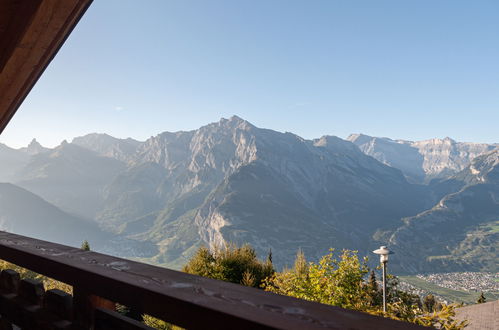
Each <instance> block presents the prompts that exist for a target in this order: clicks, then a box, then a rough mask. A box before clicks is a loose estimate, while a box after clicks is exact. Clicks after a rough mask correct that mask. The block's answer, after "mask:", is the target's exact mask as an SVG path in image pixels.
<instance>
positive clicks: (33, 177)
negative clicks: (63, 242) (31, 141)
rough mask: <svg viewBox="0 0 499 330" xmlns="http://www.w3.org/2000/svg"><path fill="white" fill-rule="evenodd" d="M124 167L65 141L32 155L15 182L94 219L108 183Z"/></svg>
mask: <svg viewBox="0 0 499 330" xmlns="http://www.w3.org/2000/svg"><path fill="white" fill-rule="evenodd" d="M124 169H125V164H124V163H122V162H120V161H118V160H115V159H112V158H108V157H104V156H100V155H98V154H97V153H95V152H93V151H90V150H87V149H85V148H82V147H80V146H77V145H74V144H70V143H67V142H63V143H62V144H61V145H60V146H58V147H56V148H54V149H51V150H50V151H47V152H43V153H39V154H36V155H34V156H32V157H31V158H30V161H29V162H28V164H27V165H26V166H24V167H23V168H22V169H20V170H19V171H17V172H16V178H15V180H14V182H15V184H17V185H19V186H21V187H23V188H25V189H27V190H29V191H31V192H33V193H35V194H37V195H39V196H41V197H43V198H44V199H45V200H47V201H48V202H50V203H52V204H54V205H56V206H57V207H59V208H61V209H63V210H64V211H66V212H69V213H73V214H76V215H79V216H83V217H86V218H89V219H93V218H94V217H95V214H96V212H97V211H98V210H99V209H100V207H101V206H102V199H103V197H102V190H103V188H104V186H105V185H106V184H108V183H109V182H111V181H112V180H113V178H114V177H115V176H116V175H118V174H119V173H120V172H122V171H123V170H124Z"/></svg>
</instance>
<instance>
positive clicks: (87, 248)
mask: <svg viewBox="0 0 499 330" xmlns="http://www.w3.org/2000/svg"><path fill="white" fill-rule="evenodd" d="M81 249H82V250H83V251H90V244H88V241H87V240H84V241H83V243H81Z"/></svg>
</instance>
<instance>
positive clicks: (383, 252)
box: [373, 246, 393, 262]
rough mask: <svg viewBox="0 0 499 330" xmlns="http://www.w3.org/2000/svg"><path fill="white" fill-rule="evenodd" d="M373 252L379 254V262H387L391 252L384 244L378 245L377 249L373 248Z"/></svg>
mask: <svg viewBox="0 0 499 330" xmlns="http://www.w3.org/2000/svg"><path fill="white" fill-rule="evenodd" d="M373 253H376V254H379V259H380V261H381V262H387V261H388V255H389V254H393V252H392V251H390V250H388V249H387V248H386V246H380V248H379V249H377V250H374V251H373Z"/></svg>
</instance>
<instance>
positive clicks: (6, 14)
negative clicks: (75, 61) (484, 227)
mask: <svg viewBox="0 0 499 330" xmlns="http://www.w3.org/2000/svg"><path fill="white" fill-rule="evenodd" d="M3 1H4V2H0V11H2V15H1V18H2V20H3V23H0V36H1V37H2V41H1V42H0V45H1V46H2V48H0V70H1V71H0V133H2V131H3V130H4V129H5V127H6V126H7V124H8V122H9V121H10V119H11V118H12V116H13V115H14V113H15V112H16V111H17V109H18V108H19V106H20V105H21V103H22V102H23V101H24V99H25V98H26V96H27V95H28V93H29V91H30V90H31V88H32V87H33V86H34V85H35V83H36V82H37V80H38V79H39V78H40V76H41V75H42V73H43V71H44V70H45V68H46V67H47V66H48V64H49V63H50V61H52V59H53V58H54V56H55V54H56V53H57V51H58V50H59V49H60V47H61V46H62V44H63V43H64V41H65V40H66V38H67V37H68V36H69V34H70V33H71V31H72V30H73V28H74V27H75V25H76V24H77V23H78V21H79V19H80V18H81V17H82V15H83V14H84V13H85V11H86V9H87V8H88V6H89V5H90V3H91V2H92V0H3Z"/></svg>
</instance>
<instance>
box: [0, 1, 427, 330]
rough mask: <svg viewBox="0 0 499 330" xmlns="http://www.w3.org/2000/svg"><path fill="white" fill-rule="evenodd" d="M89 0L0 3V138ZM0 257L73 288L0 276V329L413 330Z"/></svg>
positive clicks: (169, 273)
mask: <svg viewBox="0 0 499 330" xmlns="http://www.w3.org/2000/svg"><path fill="white" fill-rule="evenodd" d="M90 3H91V0H4V1H2V2H1V3H0V133H1V131H2V130H3V129H4V128H5V127H6V125H7V124H8V122H9V120H10V119H11V118H12V116H13V115H14V114H15V112H16V111H17V109H18V108H19V106H20V104H21V103H22V101H23V100H24V98H25V97H26V95H27V94H28V93H29V91H30V90H31V88H32V87H33V86H34V84H35V83H36V81H37V80H38V78H39V77H40V76H41V74H42V73H43V71H44V69H45V68H46V67H47V65H48V64H49V63H50V61H51V59H52V58H53V57H54V56H55V54H56V53H57V51H58V49H59V48H60V47H61V46H62V44H63V43H64V40H65V39H66V38H67V37H68V35H69V34H70V32H71V30H72V29H73V28H74V26H75V25H76V24H77V22H78V20H79V19H80V18H81V17H82V15H83V14H84V12H85V10H86V9H87V8H88V6H89V5H90ZM0 259H3V260H6V261H8V262H11V263H13V264H16V265H18V266H21V267H25V268H27V269H29V270H32V271H34V272H37V273H40V274H43V275H46V276H49V277H51V278H54V279H56V280H59V281H61V282H64V283H67V284H69V285H71V286H72V287H73V295H69V294H67V293H65V292H62V291H60V290H55V289H54V290H48V291H45V289H44V287H43V284H42V283H41V282H37V281H34V280H29V279H21V278H20V276H19V274H18V273H16V272H15V271H13V270H3V271H2V272H1V274H0V328H2V329H13V328H14V325H15V326H17V327H20V328H22V329H147V328H148V327H146V326H145V325H144V324H143V323H141V322H139V321H136V320H134V319H131V318H128V317H125V316H123V315H121V314H119V313H117V312H116V311H115V306H116V303H120V304H123V305H126V306H128V307H129V308H130V309H131V310H132V311H134V313H135V314H136V315H141V314H142V313H147V314H149V315H152V316H155V317H157V318H160V319H163V320H166V321H168V322H171V323H173V324H177V325H179V326H182V327H186V328H189V329H191V328H192V329H207V328H208V329H212V328H217V329H413V328H414V329H417V328H421V327H419V326H416V325H413V324H409V323H403V322H399V321H394V320H390V319H386V318H382V317H377V316H372V315H368V314H364V313H360V312H356V311H351V310H346V309H342V308H338V307H334V306H328V305H323V304H319V303H315V302H310V301H304V300H299V299H295V298H291V297H286V296H280V295H275V294H272V293H268V292H264V291H262V290H258V289H254V288H250V287H245V286H241V285H236V284H232V283H226V282H222V281H217V280H212V279H207V278H202V277H199V276H194V275H189V274H185V273H181V272H177V271H174V270H169V269H166V268H160V267H156V266H152V265H147V264H143V263H139V262H134V261H130V260H126V259H121V258H116V257H112V256H108V255H104V254H100V253H96V252H91V251H83V250H81V249H78V248H73V247H69V246H64V245H60V244H55V243H51V242H46V241H41V240H37V239H33V238H29V237H24V236H20V235H15V234H12V233H7V232H0Z"/></svg>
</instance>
